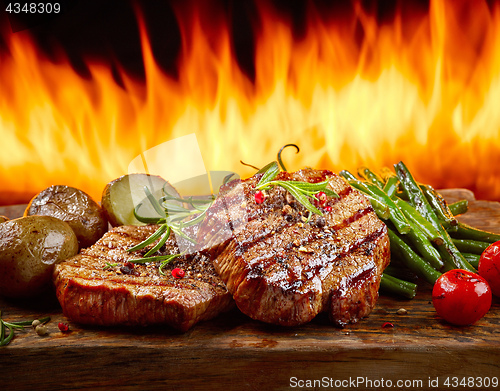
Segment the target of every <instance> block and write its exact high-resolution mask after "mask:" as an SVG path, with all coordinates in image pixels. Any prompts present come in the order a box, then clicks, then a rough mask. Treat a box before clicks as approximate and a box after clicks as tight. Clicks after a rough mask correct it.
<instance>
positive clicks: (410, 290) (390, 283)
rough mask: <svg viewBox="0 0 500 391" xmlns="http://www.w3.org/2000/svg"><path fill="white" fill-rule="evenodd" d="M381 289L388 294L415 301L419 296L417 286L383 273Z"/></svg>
mask: <svg viewBox="0 0 500 391" xmlns="http://www.w3.org/2000/svg"><path fill="white" fill-rule="evenodd" d="M380 288H381V289H382V290H385V291H386V292H388V293H392V294H395V295H398V296H402V297H406V298H407V299H413V298H414V297H415V296H416V294H417V284H414V283H413V282H409V281H404V280H401V279H399V278H397V277H393V276H391V275H390V274H387V273H383V274H382V279H381V280H380Z"/></svg>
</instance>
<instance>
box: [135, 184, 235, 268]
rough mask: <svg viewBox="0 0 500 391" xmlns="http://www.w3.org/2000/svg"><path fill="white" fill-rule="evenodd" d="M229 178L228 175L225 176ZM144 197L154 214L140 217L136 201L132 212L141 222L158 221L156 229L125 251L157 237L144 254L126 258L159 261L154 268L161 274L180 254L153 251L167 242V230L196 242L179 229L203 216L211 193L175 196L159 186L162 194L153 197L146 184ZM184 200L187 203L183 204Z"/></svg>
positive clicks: (146, 243) (151, 241)
mask: <svg viewBox="0 0 500 391" xmlns="http://www.w3.org/2000/svg"><path fill="white" fill-rule="evenodd" d="M228 179H229V178H228ZM144 191H145V193H146V196H147V199H148V200H149V202H150V203H151V204H152V205H153V208H154V209H155V211H156V212H157V213H158V216H157V217H144V216H141V215H140V214H139V209H140V207H141V206H142V204H139V205H137V207H136V208H135V209H134V215H135V217H136V218H137V220H139V221H141V222H144V223H155V224H160V226H159V227H158V229H157V230H156V231H155V232H154V233H153V234H152V235H151V236H149V237H148V238H147V239H145V240H143V241H142V242H141V243H139V244H137V245H135V246H133V247H131V248H129V249H127V251H128V252H132V251H137V250H141V249H143V248H145V247H147V246H149V245H151V244H153V243H154V242H156V241H158V242H157V243H156V244H155V245H154V246H153V247H152V248H151V249H149V250H148V252H146V254H144V256H143V257H142V258H138V259H132V260H129V262H131V263H137V264H143V263H149V262H160V265H159V267H158V271H159V273H160V274H161V275H165V273H164V271H163V268H164V267H165V266H166V265H167V264H168V263H169V262H170V261H172V260H173V259H175V258H177V257H180V256H181V255H183V254H169V255H154V254H156V253H157V252H158V251H159V250H160V249H161V248H162V247H163V246H164V244H165V243H166V242H167V240H168V238H169V237H170V234H171V233H172V232H174V233H175V234H176V235H177V236H179V237H182V238H184V239H186V240H187V241H190V242H191V243H195V244H196V240H194V239H192V238H190V237H189V236H188V235H186V234H185V233H184V232H183V228H185V227H189V226H192V225H194V224H198V223H199V222H200V221H201V220H203V218H204V217H205V213H206V211H207V209H208V207H209V206H210V205H211V204H212V202H213V200H214V197H210V198H209V199H199V198H194V197H186V198H182V197H177V196H174V195H172V194H170V193H168V192H167V191H166V189H165V187H164V188H163V193H164V195H163V196H162V197H161V198H160V199H159V200H157V199H156V198H154V196H153V195H152V193H151V192H150V191H149V189H148V188H147V187H145V188H144ZM185 204H187V205H188V207H187V208H186V207H184V206H183V205H185Z"/></svg>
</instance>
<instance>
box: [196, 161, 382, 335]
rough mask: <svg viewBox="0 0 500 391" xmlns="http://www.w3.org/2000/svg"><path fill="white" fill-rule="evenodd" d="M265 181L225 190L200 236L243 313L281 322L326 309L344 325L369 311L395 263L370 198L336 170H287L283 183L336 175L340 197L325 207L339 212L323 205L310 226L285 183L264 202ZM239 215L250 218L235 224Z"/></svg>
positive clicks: (295, 321)
mask: <svg viewBox="0 0 500 391" xmlns="http://www.w3.org/2000/svg"><path fill="white" fill-rule="evenodd" d="M259 179H260V175H257V176H254V177H252V178H249V179H248V180H246V181H243V182H240V183H238V184H234V183H233V184H232V185H231V186H229V187H228V189H227V191H223V192H222V196H219V198H218V199H217V200H216V201H215V203H214V205H212V207H211V208H209V210H208V211H207V218H206V220H205V222H204V224H203V225H202V226H201V227H200V231H199V232H200V236H199V240H201V241H203V240H205V243H210V246H213V247H211V248H207V247H210V246H205V251H206V252H207V253H208V254H210V256H211V257H212V258H213V259H214V261H213V262H214V266H215V269H216V271H217V272H218V273H219V274H220V276H221V278H222V280H223V281H224V282H225V283H226V286H227V287H228V289H229V291H230V292H231V293H232V294H233V297H234V299H235V301H236V304H237V305H238V307H239V308H240V310H241V311H242V312H244V313H245V314H247V315H249V316H250V317H252V318H254V319H259V320H262V321H265V322H269V323H276V324H281V325H298V324H302V323H305V322H308V321H310V320H311V319H312V318H314V317H315V316H316V314H317V313H319V312H320V311H328V312H329V315H330V318H331V319H332V321H333V322H335V323H336V324H338V325H344V324H346V323H348V322H355V321H357V320H358V319H359V318H361V317H363V316H366V315H368V313H369V312H370V311H371V309H372V308H373V306H374V305H375V302H376V299H377V297H378V293H377V291H378V285H379V283H380V278H381V274H382V271H383V269H384V268H385V266H387V264H388V262H389V242H388V237H387V228H386V227H385V225H384V224H383V223H382V222H381V221H380V220H379V219H378V218H377V216H376V215H375V213H374V212H373V208H372V207H371V205H370V203H369V201H368V199H367V198H366V197H364V196H363V195H362V194H361V193H359V192H358V191H356V190H354V189H353V188H352V187H350V186H349V185H348V184H347V182H345V181H344V180H343V179H342V178H340V177H339V176H337V175H336V174H333V173H331V172H329V171H320V170H311V169H307V170H301V171H298V172H296V173H280V174H279V176H278V178H277V179H279V180H301V181H307V182H320V181H323V180H325V179H328V181H329V185H330V186H331V187H332V189H333V190H335V191H336V192H337V193H338V194H339V197H338V198H333V199H331V198H329V199H328V202H327V205H325V206H328V207H330V208H331V212H326V209H324V208H323V210H324V211H325V214H324V216H323V217H321V216H316V215H314V216H312V218H311V219H310V221H309V222H308V223H307V224H305V223H304V222H303V221H302V219H304V217H305V216H306V215H307V211H306V210H305V208H304V207H303V206H302V205H300V204H299V203H298V202H297V201H295V200H294V199H291V198H290V197H289V194H288V193H287V191H286V190H284V189H283V188H281V187H273V188H271V189H270V190H268V191H267V193H268V194H267V196H266V198H265V200H264V202H263V203H262V204H257V203H256V202H255V200H254V197H253V194H254V186H255V184H256V183H257V182H258V180H259ZM235 193H236V194H237V196H235ZM241 199H243V200H244V201H243V202H238V201H241ZM234 219H236V220H237V221H243V220H245V219H246V221H247V223H246V224H244V225H243V224H234V225H231V222H232V221H234ZM319 219H323V220H321V221H320V220H319ZM319 221H320V222H319ZM318 222H319V223H318ZM220 231H223V232H224V235H223V236H219V234H218V233H219V232H220ZM218 241H219V243H221V244H220V245H218V246H217V245H215V244H216V243H217V242H218ZM214 245H215V246H214ZM354 300H356V302H354ZM333 301H336V302H338V303H336V304H335V303H332V302H333ZM360 302H361V304H360ZM356 303H357V304H356Z"/></svg>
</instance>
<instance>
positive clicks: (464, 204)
mask: <svg viewBox="0 0 500 391" xmlns="http://www.w3.org/2000/svg"><path fill="white" fill-rule="evenodd" d="M448 208H450V211H451V213H452V214H453V216H458V215H462V214H464V213H465V212H467V211H468V210H469V201H467V200H460V201H457V202H453V203H451V204H449V205H448Z"/></svg>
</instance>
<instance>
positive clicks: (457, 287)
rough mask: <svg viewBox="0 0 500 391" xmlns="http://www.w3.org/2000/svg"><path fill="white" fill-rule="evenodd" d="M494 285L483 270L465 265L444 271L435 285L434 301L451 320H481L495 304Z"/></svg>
mask: <svg viewBox="0 0 500 391" xmlns="http://www.w3.org/2000/svg"><path fill="white" fill-rule="evenodd" d="M491 298H492V296H491V289H490V286H489V285H488V282H486V280H485V279H484V278H483V277H481V276H480V275H479V274H476V273H472V272H469V271H467V270H462V269H454V270H450V271H447V272H446V273H443V274H442V275H441V276H440V277H439V278H438V279H437V281H436V283H435V284H434V288H433V289H432V304H434V308H435V309H436V312H437V314H438V315H439V316H440V317H442V318H443V319H444V320H446V321H447V322H449V323H451V324H454V325H457V326H465V325H470V324H473V323H475V322H477V321H478V320H479V319H481V318H482V317H483V316H484V315H485V314H486V313H487V312H488V310H489V309H490V307H491Z"/></svg>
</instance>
